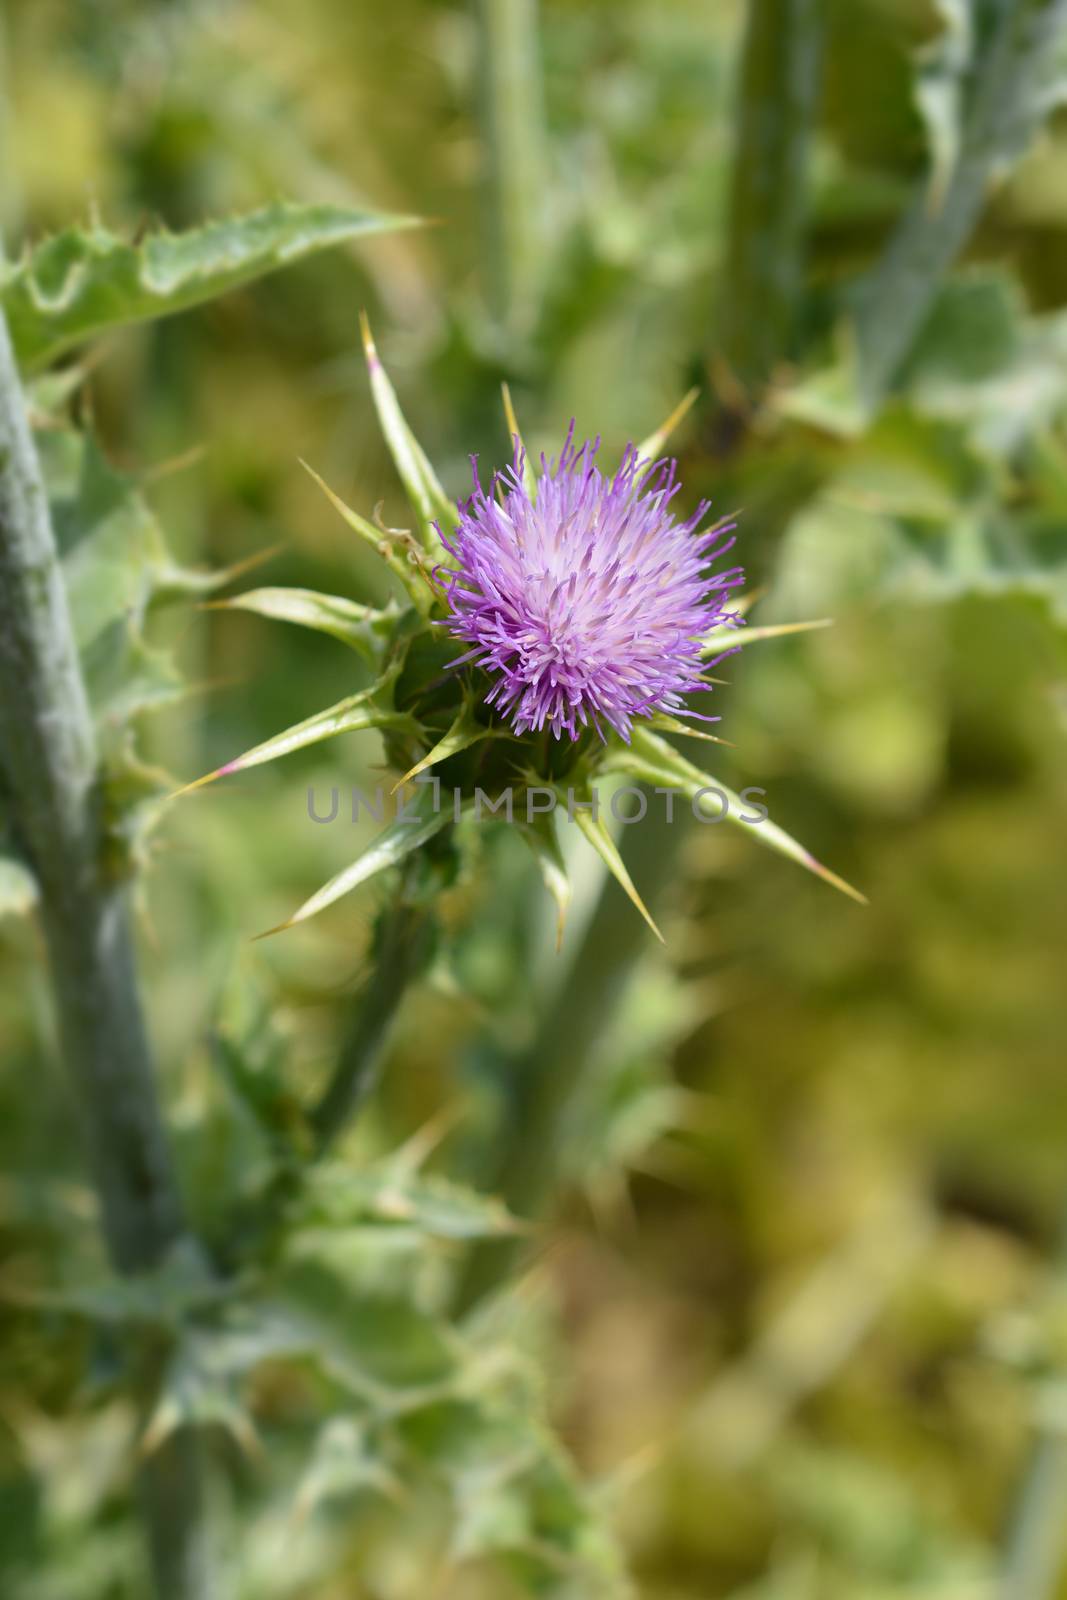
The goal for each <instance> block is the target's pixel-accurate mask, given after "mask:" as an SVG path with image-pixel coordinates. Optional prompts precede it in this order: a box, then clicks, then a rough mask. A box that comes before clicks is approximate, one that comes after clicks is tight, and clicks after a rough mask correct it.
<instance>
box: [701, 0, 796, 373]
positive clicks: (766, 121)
mask: <svg viewBox="0 0 1067 1600" xmlns="http://www.w3.org/2000/svg"><path fill="white" fill-rule="evenodd" d="M819 10H820V0H751V3H750V5H749V10H748V23H747V27H746V31H745V40H744V46H743V50H742V58H741V90H740V97H739V100H738V108H737V120H736V135H735V138H736V153H735V158H734V166H733V174H732V182H731V187H730V208H729V217H728V232H727V245H726V271H725V276H724V280H723V287H722V290H721V292H720V318H719V330H720V339H721V354H722V356H723V358H724V359H725V361H726V364H727V367H728V369H729V373H730V377H731V379H732V380H733V381H734V382H735V383H736V384H738V385H739V386H740V388H741V390H742V392H743V394H744V396H745V397H746V398H749V399H758V398H759V394H760V392H761V391H762V390H763V389H764V388H766V386H767V384H768V383H769V382H770V380H771V378H772V375H773V373H774V369H775V367H776V365H777V364H778V363H779V362H780V361H782V360H784V359H785V358H786V357H787V356H788V355H789V354H790V351H791V343H792V339H793V335H794V332H795V323H796V307H797V301H798V299H799V296H800V292H801V287H802V282H803V245H804V232H805V227H804V225H805V219H806V210H807V208H806V182H805V178H806V172H807V157H808V144H809V136H810V130H811V124H812V120H813V116H814V111H815V101H816V95H817V92H818V83H819V57H820V35H821V27H820V17H819Z"/></svg>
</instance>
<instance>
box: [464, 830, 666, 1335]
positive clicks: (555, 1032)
mask: <svg viewBox="0 0 1067 1600" xmlns="http://www.w3.org/2000/svg"><path fill="white" fill-rule="evenodd" d="M685 833H686V827H685V824H684V821H682V820H680V819H676V821H675V823H674V825H673V826H667V824H666V823H665V822H664V821H663V820H662V819H660V818H654V817H653V815H652V812H651V810H650V811H649V814H648V815H647V816H646V817H645V819H644V821H643V822H642V823H641V824H640V825H639V826H638V827H636V828H633V829H631V830H630V834H631V836H630V838H629V839H628V840H627V849H626V864H627V867H628V868H629V870H630V873H631V876H632V877H633V879H634V881H635V883H636V884H637V886H638V889H639V890H640V892H641V895H642V897H643V898H644V900H645V901H646V903H647V904H648V905H649V909H650V910H652V911H653V912H654V911H655V908H656V903H657V898H658V895H659V892H660V891H661V890H662V888H663V887H664V886H665V884H666V882H667V881H668V879H669V876H670V874H669V872H666V873H665V872H664V870H663V862H664V853H665V852H669V853H670V854H671V856H672V857H673V854H674V851H675V850H676V849H677V847H678V845H677V844H676V843H675V839H674V836H675V835H677V836H678V843H680V841H681V839H682V838H684V836H685ZM649 937H650V936H649V933H648V929H647V928H646V926H645V924H644V922H643V921H642V919H641V918H640V917H639V916H638V914H637V912H636V911H635V910H634V908H633V906H632V905H631V904H630V902H629V900H628V899H627V898H626V896H625V895H624V893H623V891H622V890H621V889H620V888H619V886H618V885H617V883H616V882H615V880H614V878H610V877H608V878H606V879H605V882H604V887H603V890H602V891H601V895H600V899H599V900H598V902H597V905H596V907H595V909H594V911H593V915H592V917H591V918H590V921H589V926H588V927H587V929H586V931H585V934H584V936H583V938H582V943H581V945H580V947H579V949H578V952H577V954H576V956H575V958H574V961H573V962H572V964H571V966H570V968H569V969H568V971H567V973H566V975H565V977H564V979H563V981H562V984H561V986H560V989H559V992H558V993H557V994H556V995H555V996H554V997H553V998H552V999H551V1000H550V1001H549V1002H548V1003H547V1004H546V1006H545V1008H544V1011H543V1014H542V1018H541V1024H540V1026H539V1027H538V1029H537V1031H536V1034H535V1037H534V1039H533V1041H532V1042H531V1044H530V1045H529V1047H528V1048H527V1049H526V1050H524V1051H523V1053H522V1056H521V1057H520V1059H519V1060H518V1061H509V1062H508V1063H507V1064H506V1066H505V1067H503V1068H502V1071H504V1072H506V1075H507V1109H506V1113H505V1117H504V1124H503V1126H502V1127H501V1128H500V1130H499V1131H498V1134H497V1137H496V1140H495V1144H494V1151H495V1160H494V1166H493V1169H492V1171H491V1173H490V1174H489V1180H488V1181H489V1187H490V1188H492V1189H494V1190H495V1191H497V1192H498V1193H500V1195H501V1196H502V1197H503V1198H504V1200H506V1202H507V1204H508V1206H509V1207H510V1209H511V1210H512V1211H514V1212H516V1213H517V1214H518V1215H519V1216H523V1217H537V1216H538V1215H539V1214H540V1213H541V1212H542V1211H543V1210H544V1207H545V1204H546V1202H547V1200H548V1198H549V1196H550V1195H551V1193H552V1189H553V1185H554V1183H555V1181H556V1179H557V1176H558V1171H559V1166H558V1157H559V1135H560V1128H561V1125H562V1123H563V1121H564V1119H565V1117H566V1115H567V1111H568V1108H569V1106H570V1104H571V1100H572V1097H573V1094H574V1091H575V1088H576V1086H577V1084H578V1083H579V1082H580V1081H581V1077H582V1072H583V1070H584V1068H585V1065H586V1063H587V1062H588V1060H589V1058H590V1056H591V1055H592V1053H593V1050H594V1048H595V1046H596V1043H597V1040H598V1039H599V1038H600V1037H601V1035H602V1033H603V1029H604V1026H605V1023H606V1021H607V1019H608V1018H609V1017H610V1016H611V1014H612V1012H613V1011H614V1009H615V1007H616V1006H617V1005H618V1003H619V999H620V997H621V995H622V993H623V990H624V989H625V988H626V985H627V984H628V983H629V982H630V980H631V976H632V973H633V968H634V967H635V965H636V964H637V962H638V960H639V959H640V958H641V956H642V955H644V954H645V953H646V952H647V950H648V947H649ZM518 1248H519V1246H518V1244H517V1243H516V1242H515V1241H513V1240H510V1239H499V1240H498V1239H492V1240H487V1241H484V1242H483V1243H481V1244H478V1245H476V1246H475V1247H474V1249H473V1250H472V1252H471V1255H470V1257H469V1259H468V1262H467V1266H466V1269H465V1271H464V1274H463V1277H462V1280H461V1283H460V1288H459V1291H458V1296H457V1305H458V1308H459V1309H460V1310H467V1309H469V1308H470V1307H471V1306H473V1305H475V1304H476V1303H477V1301H479V1300H480V1299H481V1298H482V1297H483V1295H485V1294H486V1293H488V1292H489V1291H490V1290H491V1289H493V1288H494V1287H495V1286H496V1285H497V1284H498V1283H499V1282H501V1280H502V1279H503V1278H504V1277H505V1276H506V1274H507V1272H508V1270H509V1268H510V1267H511V1265H512V1263H513V1261H514V1258H515V1255H516V1252H517V1249H518Z"/></svg>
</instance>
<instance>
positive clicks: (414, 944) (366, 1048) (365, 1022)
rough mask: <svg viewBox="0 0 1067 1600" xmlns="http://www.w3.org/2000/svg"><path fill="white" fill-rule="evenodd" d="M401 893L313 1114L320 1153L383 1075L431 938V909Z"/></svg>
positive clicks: (389, 913)
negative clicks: (391, 1039)
mask: <svg viewBox="0 0 1067 1600" xmlns="http://www.w3.org/2000/svg"><path fill="white" fill-rule="evenodd" d="M407 888H408V880H407V879H405V880H404V883H403V885H402V888H401V892H400V895H399V897H398V899H397V900H396V902H395V903H394V904H393V905H392V906H390V908H389V909H388V911H386V912H385V914H384V916H383V917H382V919H381V921H380V923H379V926H378V930H377V934H376V937H375V953H374V970H373V972H372V974H371V977H370V981H369V982H368V984H367V986H366V988H365V989H364V991H363V993H362V995H361V996H360V999H359V1002H358V1004H357V1007H356V1011H355V1014H354V1016H353V1019H352V1025H351V1028H350V1031H349V1034H348V1037H347V1039H346V1040H345V1043H344V1047H343V1048H342V1051H341V1056H340V1059H339V1060H338V1063H337V1066H336V1068H335V1070H334V1074H333V1076H332V1078H331V1079H330V1081H329V1083H328V1084H327V1086H326V1090H325V1092H324V1094H323V1096H322V1099H321V1100H320V1101H319V1103H318V1105H317V1106H316V1107H315V1109H314V1111H313V1112H312V1115H311V1124H312V1128H313V1130H314V1132H315V1138H316V1144H317V1146H318V1150H319V1153H320V1154H321V1153H323V1152H324V1151H325V1150H327V1149H328V1148H329V1146H330V1145H331V1144H332V1143H333V1141H334V1140H335V1139H336V1138H337V1136H338V1135H339V1134H340V1133H341V1132H342V1130H343V1129H344V1127H345V1125H346V1123H347V1122H348V1121H349V1119H350V1118H351V1117H352V1115H353V1114H354V1112H355V1111H356V1110H357V1109H358V1108H359V1107H360V1106H361V1105H362V1104H363V1102H364V1101H365V1100H366V1098H367V1096H368V1094H370V1092H371V1090H372V1089H373V1088H374V1085H375V1084H376V1082H377V1079H378V1070H379V1067H380V1065H381V1061H382V1056H383V1054H384V1050H385V1045H386V1042H387V1040H388V1036H389V1032H390V1029H391V1027H392V1024H393V1020H394V1018H395V1017H396V1014H397V1011H398V1010H399V1008H400V1002H401V1001H402V1000H403V998H404V995H405V993H406V991H407V988H408V986H409V984H410V983H411V982H412V980H413V979H414V978H415V977H417V976H418V974H419V972H421V971H422V969H423V967H424V965H425V962H426V956H427V953H428V950H429V946H430V940H431V937H432V917H431V913H430V912H429V910H428V909H427V908H426V907H425V906H423V905H420V904H413V903H412V902H411V901H410V900H409V899H408V897H407Z"/></svg>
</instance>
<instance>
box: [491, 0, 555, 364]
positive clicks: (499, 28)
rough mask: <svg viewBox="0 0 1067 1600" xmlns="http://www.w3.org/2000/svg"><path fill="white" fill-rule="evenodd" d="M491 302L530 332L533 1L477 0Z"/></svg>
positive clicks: (535, 170) (514, 329) (539, 139)
mask: <svg viewBox="0 0 1067 1600" xmlns="http://www.w3.org/2000/svg"><path fill="white" fill-rule="evenodd" d="M479 10H480V16H481V41H482V74H481V75H482V106H483V115H482V124H483V147H484V151H485V159H486V161H487V164H488V172H489V198H490V264H491V271H492V298H493V306H494V310H495V313H496V315H497V317H498V318H499V319H500V321H501V323H502V324H503V325H504V326H505V327H506V328H507V329H508V330H509V331H510V332H511V333H512V334H516V335H522V334H524V333H526V332H528V331H529V328H530V325H531V324H532V322H533V319H534V317H535V315H536V313H537V304H538V297H539V294H540V290H541V283H542V276H543V271H544V264H545V190H546V182H545V137H544V113H543V100H542V83H541V65H540V41H539V39H538V30H537V0H479Z"/></svg>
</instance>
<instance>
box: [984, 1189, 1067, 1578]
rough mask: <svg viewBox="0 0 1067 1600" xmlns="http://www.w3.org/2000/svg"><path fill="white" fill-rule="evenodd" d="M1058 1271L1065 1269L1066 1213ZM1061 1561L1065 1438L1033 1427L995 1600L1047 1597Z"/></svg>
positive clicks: (1049, 1428) (1064, 1554)
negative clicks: (1031, 1442) (1033, 1436)
mask: <svg viewBox="0 0 1067 1600" xmlns="http://www.w3.org/2000/svg"><path fill="white" fill-rule="evenodd" d="M1057 1265H1058V1270H1059V1271H1060V1272H1061V1273H1064V1272H1067V1217H1065V1218H1064V1222H1063V1232H1062V1237H1061V1243H1060V1249H1059V1260H1058V1263H1057ZM1065 1565H1067V1436H1065V1435H1064V1432H1063V1429H1062V1428H1061V1427H1059V1426H1057V1424H1056V1422H1055V1421H1054V1420H1053V1421H1052V1422H1050V1423H1045V1424H1044V1425H1040V1424H1039V1426H1038V1429H1037V1437H1036V1438H1035V1439H1034V1441H1033V1444H1032V1445H1031V1448H1030V1455H1029V1459H1028V1460H1027V1463H1026V1466H1025V1468H1024V1470H1023V1474H1022V1479H1021V1482H1020V1484H1019V1491H1018V1495H1017V1497H1016V1501H1015V1507H1014V1510H1013V1513H1012V1518H1011V1522H1010V1525H1009V1528H1008V1533H1007V1539H1006V1542H1005V1551H1004V1562H1003V1567H1002V1570H1001V1582H1000V1591H999V1593H1000V1600H1053V1597H1054V1596H1055V1595H1056V1594H1058V1593H1059V1582H1060V1579H1061V1578H1062V1576H1063V1573H1064V1567H1065Z"/></svg>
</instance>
